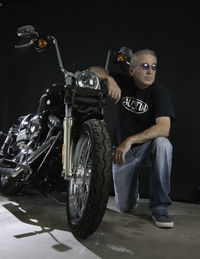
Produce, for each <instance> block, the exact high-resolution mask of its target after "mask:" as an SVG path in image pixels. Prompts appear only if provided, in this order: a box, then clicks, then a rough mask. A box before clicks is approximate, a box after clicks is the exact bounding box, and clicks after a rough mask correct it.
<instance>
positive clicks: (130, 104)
mask: <svg viewBox="0 0 200 259" xmlns="http://www.w3.org/2000/svg"><path fill="white" fill-rule="evenodd" d="M122 104H123V106H124V107H125V108H126V109H127V110H129V111H130V112H134V113H137V114H141V113H145V112H146V111H148V105H147V104H146V103H144V102H143V101H141V100H139V99H136V98H133V97H127V96H126V97H124V98H123V99H122Z"/></svg>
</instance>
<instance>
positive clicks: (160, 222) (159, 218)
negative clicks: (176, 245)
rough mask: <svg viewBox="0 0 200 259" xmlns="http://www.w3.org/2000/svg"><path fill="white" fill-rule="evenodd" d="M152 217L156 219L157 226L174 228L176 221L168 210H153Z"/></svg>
mask: <svg viewBox="0 0 200 259" xmlns="http://www.w3.org/2000/svg"><path fill="white" fill-rule="evenodd" d="M152 218H153V220H154V221H155V224H156V226H158V227H160V228H173V226H174V222H173V221H172V219H171V218H170V216H169V215H168V213H167V212H165V213H162V212H159V211H153V213H152Z"/></svg>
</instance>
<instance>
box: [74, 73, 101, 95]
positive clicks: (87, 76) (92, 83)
mask: <svg viewBox="0 0 200 259" xmlns="http://www.w3.org/2000/svg"><path fill="white" fill-rule="evenodd" d="M77 86H79V87H82V88H92V89H95V90H97V89H100V83H99V79H98V77H97V76H96V75H95V74H94V73H92V72H90V71H87V70H86V71H83V72H81V73H80V74H79V75H78V77H77Z"/></svg>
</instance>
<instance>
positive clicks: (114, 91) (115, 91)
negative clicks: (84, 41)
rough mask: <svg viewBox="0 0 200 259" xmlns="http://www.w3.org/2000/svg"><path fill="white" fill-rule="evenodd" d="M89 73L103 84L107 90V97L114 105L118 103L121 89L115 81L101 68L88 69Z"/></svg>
mask: <svg viewBox="0 0 200 259" xmlns="http://www.w3.org/2000/svg"><path fill="white" fill-rule="evenodd" d="M90 71H91V72H93V73H95V74H96V75H97V76H98V77H99V78H100V79H101V80H102V81H104V82H105V84H106V86H107V88H108V96H109V97H110V98H111V99H112V100H113V101H114V102H115V103H118V102H119V100H120V98H121V89H120V88H119V86H118V84H117V83H116V81H115V79H114V78H113V77H111V76H109V75H108V74H107V73H106V71H105V70H104V69H103V68H102V67H90Z"/></svg>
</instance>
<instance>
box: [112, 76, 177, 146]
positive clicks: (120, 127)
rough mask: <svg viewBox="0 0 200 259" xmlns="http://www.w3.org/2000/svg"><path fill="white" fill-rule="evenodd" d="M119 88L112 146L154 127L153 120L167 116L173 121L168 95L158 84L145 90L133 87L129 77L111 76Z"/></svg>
mask: <svg viewBox="0 0 200 259" xmlns="http://www.w3.org/2000/svg"><path fill="white" fill-rule="evenodd" d="M111 75H112V76H113V77H114V79H115V80H116V82H117V84H118V85H119V87H120V88H121V99H120V101H119V103H118V115H119V116H118V120H117V125H116V127H115V136H114V142H115V143H114V144H115V145H119V144H120V143H121V142H122V141H123V140H124V139H125V138H127V137H128V136H131V135H134V134H137V133H139V132H142V131H144V130H145V129H147V128H149V127H151V126H152V125H155V119H156V118H157V117H161V116H169V117H170V118H171V120H172V121H173V120H174V119H175V114H174V109H173V105H172V101H171V98H170V95H169V93H168V91H167V89H166V88H165V87H163V86H162V85H160V84H159V83H158V82H154V83H153V84H152V85H150V86H149V87H147V88H145V89H139V88H136V87H135V86H134V81H133V78H132V77H131V76H127V75H123V74H111Z"/></svg>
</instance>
